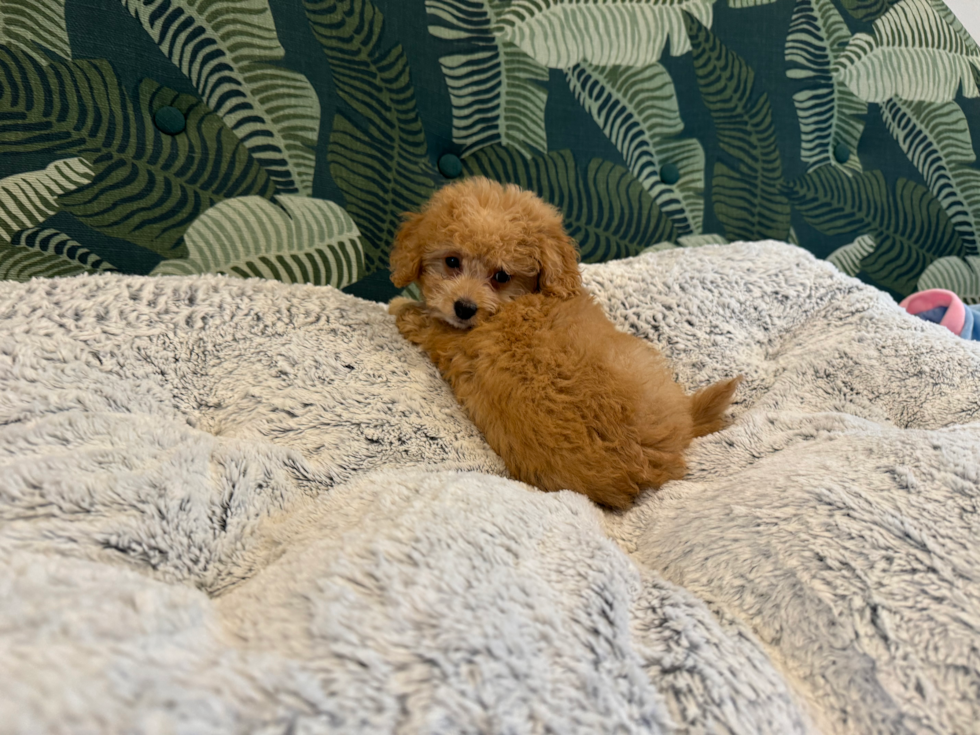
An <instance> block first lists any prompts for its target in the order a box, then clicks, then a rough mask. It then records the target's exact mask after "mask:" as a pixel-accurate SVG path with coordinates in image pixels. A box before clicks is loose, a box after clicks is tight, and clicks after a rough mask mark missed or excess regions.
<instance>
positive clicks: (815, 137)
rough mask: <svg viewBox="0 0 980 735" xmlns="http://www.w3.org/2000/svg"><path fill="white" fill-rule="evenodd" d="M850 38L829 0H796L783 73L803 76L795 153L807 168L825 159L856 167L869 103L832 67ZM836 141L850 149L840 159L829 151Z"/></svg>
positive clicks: (795, 99)
mask: <svg viewBox="0 0 980 735" xmlns="http://www.w3.org/2000/svg"><path fill="white" fill-rule="evenodd" d="M850 38H851V33H850V31H849V30H848V29H847V25H846V24H845V23H844V19H843V18H842V17H841V15H840V13H838V12H837V9H836V8H835V7H834V4H833V2H832V0H797V3H796V8H795V9H794V11H793V19H792V21H791V22H790V27H789V35H788V36H787V37H786V66H787V69H786V76H788V77H789V78H790V79H800V80H806V87H805V88H804V89H801V90H800V91H799V92H797V93H796V94H794V95H793V102H794V103H795V105H796V114H797V117H798V118H799V121H800V136H801V138H802V146H801V151H800V157H801V159H802V160H803V162H804V163H805V164H807V171H812V170H813V169H815V168H819V167H820V166H827V165H831V166H840V167H843V168H845V169H850V170H852V171H857V172H860V171H861V160H860V159H859V158H858V156H857V150H858V143H859V142H860V140H861V135H862V134H863V132H864V115H865V114H867V112H868V105H867V103H866V102H863V101H862V100H859V99H858V98H857V97H856V96H855V95H854V93H853V92H851V91H850V89H848V88H847V87H846V86H845V85H844V84H842V83H841V82H839V81H837V80H836V79H834V75H833V73H832V68H833V64H834V62H835V61H836V60H837V57H838V56H840V54H841V53H842V52H843V50H844V46H845V45H846V44H847V42H848V41H849V40H850ZM839 146H844V147H845V148H846V149H847V151H848V154H849V157H848V158H847V160H846V161H845V162H844V163H841V162H839V161H838V160H837V157H836V156H835V155H834V153H835V150H836V149H837V148H838V147H839Z"/></svg>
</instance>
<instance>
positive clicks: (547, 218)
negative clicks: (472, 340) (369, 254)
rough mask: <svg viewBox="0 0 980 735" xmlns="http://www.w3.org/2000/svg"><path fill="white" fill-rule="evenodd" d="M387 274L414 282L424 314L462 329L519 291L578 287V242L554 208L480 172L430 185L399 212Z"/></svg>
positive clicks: (563, 292)
mask: <svg viewBox="0 0 980 735" xmlns="http://www.w3.org/2000/svg"><path fill="white" fill-rule="evenodd" d="M391 281H392V283H394V284H395V286H397V287H399V288H404V287H405V286H407V285H409V284H410V283H414V282H415V281H418V283H419V285H420V287H421V290H422V295H423V296H424V298H425V303H426V305H427V307H428V308H429V310H430V311H431V313H432V314H433V315H435V316H437V317H439V318H441V319H443V320H444V321H446V322H447V323H449V324H451V325H452V326H454V327H457V328H459V329H469V328H470V327H473V326H476V325H477V324H480V323H482V322H483V321H484V320H486V319H487V318H489V317H491V316H493V314H495V313H496V311H497V310H498V309H499V308H500V306H501V305H502V304H504V303H506V302H508V301H512V300H513V299H515V298H517V297H518V296H522V295H524V294H528V293H534V292H541V293H542V294H544V295H546V296H554V297H557V298H568V297H571V296H574V295H575V294H577V293H578V292H579V290H580V289H581V286H582V279H581V276H580V275H579V270H578V249H577V248H576V246H575V243H574V241H573V240H572V239H571V238H570V237H568V235H566V234H565V230H564V228H563V227H562V224H561V215H560V214H559V212H558V210H557V209H555V208H554V207H552V206H550V205H549V204H546V203H545V202H543V201H542V200H541V199H539V198H538V197H537V196H535V195H534V194H532V193H531V192H528V191H522V190H521V189H520V188H519V187H517V186H515V185H514V184H508V185H506V186H504V185H501V184H498V183H496V182H493V181H490V180H489V179H485V178H482V177H474V178H469V179H464V180H462V181H459V182H456V183H453V184H450V185H449V186H446V187H444V188H442V189H441V190H439V191H438V192H436V194H435V195H434V196H433V197H432V199H430V200H429V202H428V203H427V204H426V205H425V206H424V207H423V208H422V211H421V212H420V213H418V214H407V215H405V221H404V223H403V224H402V226H401V228H400V229H399V230H398V233H397V235H396V236H395V243H394V246H393V248H392V251H391Z"/></svg>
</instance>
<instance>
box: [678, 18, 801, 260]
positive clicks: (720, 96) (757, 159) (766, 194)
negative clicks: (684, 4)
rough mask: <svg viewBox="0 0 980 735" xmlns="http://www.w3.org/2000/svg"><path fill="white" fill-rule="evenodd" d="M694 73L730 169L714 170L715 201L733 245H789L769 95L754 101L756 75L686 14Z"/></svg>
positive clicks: (724, 165) (786, 204)
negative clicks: (750, 242)
mask: <svg viewBox="0 0 980 735" xmlns="http://www.w3.org/2000/svg"><path fill="white" fill-rule="evenodd" d="M684 22H685V24H686V26H687V32H688V35H689V36H690V38H691V47H692V49H693V60H694V71H695V73H696V75H697V80H698V87H699V88H700V90H701V97H702V99H703V100H704V105H705V107H707V108H708V112H710V113H711V118H712V120H714V123H715V130H716V131H717V134H718V145H719V147H720V148H721V150H722V151H723V152H724V153H726V154H728V156H729V163H724V162H722V161H718V162H717V163H716V164H715V170H714V179H713V180H712V188H711V198H712V201H713V204H714V211H715V216H716V217H718V219H719V221H720V222H721V223H722V225H723V226H724V227H725V236H726V237H727V238H728V239H729V240H731V241H735V240H762V239H767V238H772V239H774V240H786V238H787V237H789V228H790V207H789V202H788V201H787V200H786V197H785V195H784V194H783V193H782V184H783V164H782V159H781V158H780V155H779V147H778V146H777V144H776V129H775V127H774V126H773V122H772V108H771V107H770V105H769V96H768V95H767V94H766V93H764V92H763V93H761V94H758V95H757V96H756V97H755V98H754V99H753V88H754V85H755V73H754V72H753V71H752V69H751V68H749V66H748V64H746V63H745V62H744V61H743V60H742V59H741V58H740V57H739V56H738V55H737V54H735V53H734V52H732V51H730V50H729V49H728V48H726V47H725V45H724V44H723V43H722V42H721V41H720V40H719V39H718V37H717V36H715V35H714V34H713V33H712V32H711V31H709V30H708V29H707V28H705V26H704V25H702V24H701V22H700V21H698V20H697V18H694V17H693V16H691V15H688V14H685V16H684Z"/></svg>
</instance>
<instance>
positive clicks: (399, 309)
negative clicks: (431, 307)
mask: <svg viewBox="0 0 980 735" xmlns="http://www.w3.org/2000/svg"><path fill="white" fill-rule="evenodd" d="M409 309H416V310H418V311H421V310H422V307H421V305H420V304H419V302H418V301H414V300H412V299H406V298H405V297H404V296H396V297H395V298H393V299H392V300H391V301H389V302H388V313H389V314H391V315H392V316H401V315H402V314H404V313H405V312H406V311H408V310H409Z"/></svg>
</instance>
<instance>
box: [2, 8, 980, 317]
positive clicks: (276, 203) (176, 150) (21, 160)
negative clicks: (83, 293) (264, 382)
mask: <svg viewBox="0 0 980 735" xmlns="http://www.w3.org/2000/svg"><path fill="white" fill-rule="evenodd" d="M0 44H2V47H0V174H2V177H3V178H2V179H0V277H3V278H13V279H26V278H30V277H32V276H37V275H41V276H54V275H68V274H73V273H78V272H82V271H86V270H105V269H115V270H119V271H124V272H127V273H140V274H176V273H181V274H183V273H194V272H206V271H211V272H226V273H229V274H235V275H240V276H265V277H271V278H277V279H282V280H286V281H309V282H314V283H330V284H333V285H336V286H340V287H347V288H348V290H349V291H352V292H354V293H358V294H360V295H366V296H369V297H373V298H377V299H385V298H387V297H389V296H391V295H393V293H394V291H393V288H392V286H391V285H390V283H388V281H387V253H388V248H389V246H390V242H391V238H392V235H393V233H394V230H395V228H396V226H397V224H398V222H399V216H400V214H401V213H402V212H404V211H405V210H408V209H411V208H413V207H417V206H418V205H419V204H420V203H421V202H422V201H424V200H425V199H426V198H427V196H428V195H429V194H430V193H431V192H432V191H433V190H434V189H435V188H437V187H439V186H441V185H442V184H443V183H445V182H446V181H447V179H449V178H453V177H456V176H459V175H469V174H483V175H487V176H491V177H493V178H496V179H499V180H506V181H514V182H517V183H520V184H521V185H523V186H525V187H529V188H531V189H534V190H535V191H537V192H539V193H540V194H541V195H542V196H544V197H545V198H546V199H547V200H548V201H551V202H552V203H554V204H556V205H558V206H559V207H561V208H562V210H563V211H564V212H565V215H566V218H567V223H568V227H569V229H570V231H571V233H572V235H573V236H574V237H576V239H577V240H578V241H579V242H580V244H581V246H582V252H583V259H584V260H586V261H600V260H606V259H611V258H620V257H624V256H629V255H633V254H636V253H638V252H639V251H641V250H643V249H645V248H647V247H650V246H653V245H655V244H659V243H664V244H662V245H660V246H661V247H670V246H671V245H668V244H666V243H670V244H672V245H675V246H681V247H684V246H687V247H691V246H696V245H698V244H703V243H705V242H721V241H725V240H728V241H732V240H749V239H763V238H775V239H780V240H788V241H790V242H796V243H799V244H800V245H802V246H803V247H805V248H807V249H809V250H811V251H812V252H813V253H815V254H816V255H818V256H820V257H831V258H832V259H833V260H834V262H835V263H837V264H838V266H839V267H841V268H842V269H844V270H846V271H848V272H850V273H852V274H855V275H859V276H860V277H862V278H863V279H865V280H867V281H869V282H870V283H873V284H875V285H877V286H879V287H880V288H883V289H886V290H889V291H891V292H892V293H893V294H896V295H905V294H908V293H910V292H912V291H914V290H917V289H921V288H926V287H945V288H949V289H951V290H953V291H956V292H957V293H959V294H960V295H961V296H963V297H964V298H965V299H966V300H967V301H969V302H978V301H980V256H978V243H977V239H978V234H977V233H978V224H980V171H978V170H977V167H976V155H975V150H976V148H975V143H974V139H975V138H976V137H977V136H978V135H980V100H978V96H980V89H978V84H980V48H978V46H977V44H976V43H975V42H974V41H973V39H972V38H971V37H970V35H969V34H968V33H967V32H966V31H965V30H964V28H963V27H962V26H961V25H960V23H959V22H958V21H957V20H956V18H955V17H954V15H953V14H952V13H951V12H950V10H949V9H948V8H947V7H946V6H945V5H944V4H943V3H942V2H941V0H674V1H673V2H670V3H667V2H662V1H661V0H648V1H647V2H642V1H638V0H593V1H592V2H586V1H583V0H574V1H573V0H425V1H424V2H423V0H413V1H411V2H409V1H407V0H373V2H372V0H119V1H116V0H4V1H3V2H2V3H0Z"/></svg>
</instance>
